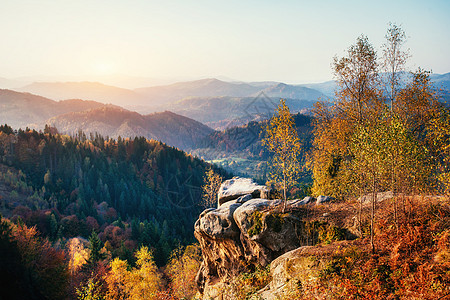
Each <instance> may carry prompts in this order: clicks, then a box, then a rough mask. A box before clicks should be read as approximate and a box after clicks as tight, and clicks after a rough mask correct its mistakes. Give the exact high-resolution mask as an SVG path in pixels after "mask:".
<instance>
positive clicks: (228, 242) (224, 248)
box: [194, 178, 352, 299]
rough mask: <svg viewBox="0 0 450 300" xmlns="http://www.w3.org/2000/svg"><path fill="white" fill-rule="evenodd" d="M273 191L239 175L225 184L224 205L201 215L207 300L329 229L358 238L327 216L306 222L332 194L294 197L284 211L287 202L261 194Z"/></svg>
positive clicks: (202, 285)
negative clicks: (311, 208)
mask: <svg viewBox="0 0 450 300" xmlns="http://www.w3.org/2000/svg"><path fill="white" fill-rule="evenodd" d="M225 191H226V193H225ZM225 194H226V200H225ZM270 195H271V192H270V190H269V189H268V188H267V187H265V186H259V185H257V184H255V183H254V182H252V181H251V180H249V179H245V178H233V179H232V180H228V181H226V182H224V184H223V185H222V187H221V191H220V192H219V197H218V198H219V201H218V203H219V207H218V208H209V209H207V210H205V211H203V212H202V213H201V215H200V217H199V219H198V220H197V222H196V223H195V231H194V234H195V237H196V238H197V240H198V241H199V243H200V246H201V248H202V253H203V262H202V264H201V267H200V270H199V272H198V274H197V278H196V280H197V285H198V288H199V291H200V293H201V294H202V295H203V299H219V298H223V295H222V291H223V290H224V289H225V288H226V285H227V283H228V282H229V280H231V279H232V278H234V277H235V276H236V275H238V274H239V273H241V272H251V271H253V270H255V269H256V268H257V267H259V266H263V267H264V266H267V265H268V264H270V263H271V262H272V261H274V260H275V259H276V258H278V257H280V256H281V255H283V254H285V253H287V252H289V251H292V250H294V249H297V248H299V247H301V246H308V245H314V244H316V243H317V242H318V241H319V240H321V239H324V236H327V235H326V234H325V235H324V232H325V233H326V232H327V231H328V229H330V228H331V229H333V230H334V231H333V232H336V234H337V236H338V238H337V239H349V238H352V234H351V233H350V231H348V230H346V229H343V228H337V227H335V226H334V225H332V224H331V223H329V222H327V221H326V220H325V219H324V220H322V221H321V220H318V221H314V222H309V221H305V216H307V215H308V211H309V210H308V207H309V206H310V205H316V204H320V205H323V204H324V203H327V202H330V201H331V200H332V198H330V197H318V199H317V200H316V199H314V198H312V197H305V198H304V199H296V200H290V201H287V209H286V211H282V208H283V205H282V201H281V200H279V199H274V200H270V199H262V198H261V197H265V198H270ZM220 199H222V201H220ZM321 235H322V236H321ZM325 238H326V237H325ZM268 289H270V287H268ZM274 289H277V287H276V285H274V286H273V288H272V290H274ZM267 293H269V292H268V291H266V294H267ZM269 294H270V293H269ZM268 298H270V297H268Z"/></svg>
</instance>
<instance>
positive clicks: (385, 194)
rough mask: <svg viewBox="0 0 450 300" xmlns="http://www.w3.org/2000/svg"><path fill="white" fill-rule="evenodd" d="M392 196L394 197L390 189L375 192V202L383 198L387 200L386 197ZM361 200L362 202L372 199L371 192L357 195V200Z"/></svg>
mask: <svg viewBox="0 0 450 300" xmlns="http://www.w3.org/2000/svg"><path fill="white" fill-rule="evenodd" d="M392 198H394V193H393V192H392V191H387V192H380V193H377V202H383V201H384V200H388V199H392ZM361 200H362V202H363V203H364V202H370V201H372V194H367V195H364V196H361V197H359V198H358V201H361Z"/></svg>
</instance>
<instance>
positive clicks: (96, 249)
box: [88, 231, 104, 264]
mask: <svg viewBox="0 0 450 300" xmlns="http://www.w3.org/2000/svg"><path fill="white" fill-rule="evenodd" d="M89 250H90V253H89V261H88V263H89V264H93V263H96V262H98V261H99V260H102V259H103V258H104V256H103V254H102V253H101V250H102V241H101V240H100V238H99V237H98V235H97V233H96V232H95V231H92V233H91V235H90V236H89Z"/></svg>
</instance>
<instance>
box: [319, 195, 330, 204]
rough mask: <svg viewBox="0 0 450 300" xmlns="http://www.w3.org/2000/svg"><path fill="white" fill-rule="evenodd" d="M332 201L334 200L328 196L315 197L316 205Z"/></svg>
mask: <svg viewBox="0 0 450 300" xmlns="http://www.w3.org/2000/svg"><path fill="white" fill-rule="evenodd" d="M332 200H334V198H333V197H330V196H319V197H317V200H316V204H322V203H326V202H330V201H332Z"/></svg>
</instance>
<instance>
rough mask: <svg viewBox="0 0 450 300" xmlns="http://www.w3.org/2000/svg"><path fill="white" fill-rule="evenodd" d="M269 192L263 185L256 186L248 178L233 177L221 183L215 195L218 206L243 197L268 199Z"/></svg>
mask: <svg viewBox="0 0 450 300" xmlns="http://www.w3.org/2000/svg"><path fill="white" fill-rule="evenodd" d="M269 194H270V190H269V189H268V188H267V187H266V186H264V185H258V184H257V183H255V182H254V181H253V180H252V179H250V178H240V177H233V178H232V179H228V180H226V181H224V182H223V183H222V185H221V186H220V189H219V193H218V195H217V200H218V205H219V206H220V205H222V204H224V203H225V202H227V201H230V200H234V199H237V198H239V197H241V196H244V195H251V196H252V198H262V199H269V197H270V195H269Z"/></svg>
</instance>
